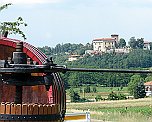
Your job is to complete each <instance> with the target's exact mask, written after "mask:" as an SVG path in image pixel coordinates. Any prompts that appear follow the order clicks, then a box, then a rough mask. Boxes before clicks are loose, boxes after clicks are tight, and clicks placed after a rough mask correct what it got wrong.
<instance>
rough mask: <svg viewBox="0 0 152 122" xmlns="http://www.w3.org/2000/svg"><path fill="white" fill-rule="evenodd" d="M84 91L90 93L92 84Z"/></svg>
mask: <svg viewBox="0 0 152 122" xmlns="http://www.w3.org/2000/svg"><path fill="white" fill-rule="evenodd" d="M84 92H85V93H90V92H91V89H90V86H88V85H87V87H86V88H85V89H84Z"/></svg>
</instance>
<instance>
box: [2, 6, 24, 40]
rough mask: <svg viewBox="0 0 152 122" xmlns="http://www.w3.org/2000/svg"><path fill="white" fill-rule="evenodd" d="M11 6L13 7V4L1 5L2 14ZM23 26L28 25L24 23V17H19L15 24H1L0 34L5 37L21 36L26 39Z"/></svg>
mask: <svg viewBox="0 0 152 122" xmlns="http://www.w3.org/2000/svg"><path fill="white" fill-rule="evenodd" d="M9 5H12V4H11V3H9V4H5V5H1V6H0V12H1V11H2V10H3V9H5V8H7V7H8V6H9ZM21 26H25V27H26V26H27V24H26V23H25V22H24V21H23V19H22V17H18V18H17V20H16V21H14V22H1V23H0V33H1V34H2V35H3V36H4V35H5V34H6V36H7V33H8V34H19V35H21V36H22V37H23V39H26V36H25V34H24V32H23V31H22V30H21V29H20V27H21Z"/></svg>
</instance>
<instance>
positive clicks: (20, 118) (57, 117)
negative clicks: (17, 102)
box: [0, 114, 62, 121]
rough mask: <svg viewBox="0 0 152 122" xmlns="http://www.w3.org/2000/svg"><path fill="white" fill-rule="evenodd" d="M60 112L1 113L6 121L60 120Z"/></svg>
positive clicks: (2, 118) (1, 118) (0, 116)
mask: <svg viewBox="0 0 152 122" xmlns="http://www.w3.org/2000/svg"><path fill="white" fill-rule="evenodd" d="M61 118H62V116H61V115H60V114H49V115H13V114H0V120H4V121H5V120H6V121H25V120H26V121H27V120H28V121H50V120H52V121H55V120H60V119H61Z"/></svg>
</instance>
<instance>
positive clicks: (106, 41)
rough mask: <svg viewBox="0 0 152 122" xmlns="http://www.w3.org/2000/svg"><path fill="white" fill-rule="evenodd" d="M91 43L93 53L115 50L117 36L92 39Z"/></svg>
mask: <svg viewBox="0 0 152 122" xmlns="http://www.w3.org/2000/svg"><path fill="white" fill-rule="evenodd" d="M92 43H93V50H94V51H100V52H107V51H108V50H110V49H115V48H116V43H118V35H111V38H98V39H94V40H93V41H92Z"/></svg>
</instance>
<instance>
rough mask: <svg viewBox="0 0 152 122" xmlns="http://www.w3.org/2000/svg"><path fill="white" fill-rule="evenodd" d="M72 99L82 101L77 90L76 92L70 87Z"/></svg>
mask: <svg viewBox="0 0 152 122" xmlns="http://www.w3.org/2000/svg"><path fill="white" fill-rule="evenodd" d="M70 99H71V102H78V101H80V95H79V94H78V93H77V92H75V91H74V90H73V89H72V88H71V89H70Z"/></svg>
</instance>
